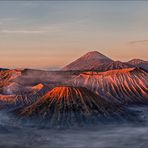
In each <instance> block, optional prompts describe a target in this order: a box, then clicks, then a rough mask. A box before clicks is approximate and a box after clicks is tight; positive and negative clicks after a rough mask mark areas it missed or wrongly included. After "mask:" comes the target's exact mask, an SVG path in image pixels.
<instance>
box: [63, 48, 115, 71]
mask: <svg viewBox="0 0 148 148" xmlns="http://www.w3.org/2000/svg"><path fill="white" fill-rule="evenodd" d="M110 62H112V60H111V59H110V58H108V57H106V56H105V55H103V54H101V53H99V52H97V51H91V52H88V53H86V54H85V55H83V56H82V57H80V58H79V59H77V60H75V61H74V62H72V63H70V64H69V65H67V66H65V67H64V68H63V69H62V70H80V71H83V70H91V69H96V68H98V67H99V66H100V65H102V64H105V63H106V64H107V63H110Z"/></svg>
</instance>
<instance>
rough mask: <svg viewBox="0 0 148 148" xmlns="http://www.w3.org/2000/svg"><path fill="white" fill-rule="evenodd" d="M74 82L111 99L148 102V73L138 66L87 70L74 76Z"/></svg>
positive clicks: (120, 101)
mask: <svg viewBox="0 0 148 148" xmlns="http://www.w3.org/2000/svg"><path fill="white" fill-rule="evenodd" d="M72 83H73V85H74V86H82V87H86V88H88V89H90V90H92V91H93V92H95V93H97V94H100V95H102V96H105V97H106V98H107V99H109V100H111V101H115V100H116V101H117V102H119V103H140V102H141V103H142V102H148V73H146V72H145V71H143V70H140V69H137V68H128V69H121V70H111V71H107V72H85V73H81V74H80V75H78V76H76V77H74V78H73V80H72Z"/></svg>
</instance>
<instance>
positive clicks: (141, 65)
mask: <svg viewBox="0 0 148 148" xmlns="http://www.w3.org/2000/svg"><path fill="white" fill-rule="evenodd" d="M127 63H128V64H131V65H133V66H136V67H139V68H143V69H145V70H148V61H144V60H141V59H133V60H130V61H128V62H127Z"/></svg>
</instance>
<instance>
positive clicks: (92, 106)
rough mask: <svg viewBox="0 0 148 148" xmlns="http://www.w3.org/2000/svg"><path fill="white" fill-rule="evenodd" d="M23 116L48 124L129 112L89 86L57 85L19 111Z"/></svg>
mask: <svg viewBox="0 0 148 148" xmlns="http://www.w3.org/2000/svg"><path fill="white" fill-rule="evenodd" d="M17 114H18V115H19V116H20V117H21V118H22V117H23V118H25V119H26V118H29V119H30V118H31V119H35V121H36V123H37V122H39V124H40V125H41V124H42V123H43V124H44V123H46V124H47V125H48V126H49V127H75V126H83V125H92V124H94V123H96V122H97V123H98V122H102V121H104V120H113V119H117V120H120V119H121V118H123V120H124V119H125V120H127V119H130V118H133V117H132V115H131V114H130V113H128V112H127V111H125V110H124V109H123V108H121V107H120V106H118V105H115V104H112V103H109V102H108V101H106V100H105V99H104V98H102V97H100V96H99V95H97V94H94V93H92V92H91V91H89V90H88V89H86V88H82V87H71V86H61V87H56V88H54V89H52V90H51V91H49V92H48V93H47V94H46V95H44V96H43V97H42V98H41V99H39V100H37V101H36V102H35V103H33V104H32V105H30V106H28V107H25V108H22V109H20V110H18V111H17Z"/></svg>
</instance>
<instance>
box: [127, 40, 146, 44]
mask: <svg viewBox="0 0 148 148" xmlns="http://www.w3.org/2000/svg"><path fill="white" fill-rule="evenodd" d="M145 43H148V40H137V41H131V42H129V44H131V45H132V44H145Z"/></svg>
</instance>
